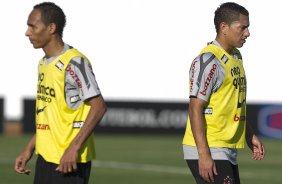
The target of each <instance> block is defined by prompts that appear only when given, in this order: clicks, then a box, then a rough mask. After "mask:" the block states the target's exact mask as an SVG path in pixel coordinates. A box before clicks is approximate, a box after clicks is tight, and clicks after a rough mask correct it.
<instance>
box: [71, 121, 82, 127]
mask: <svg viewBox="0 0 282 184" xmlns="http://www.w3.org/2000/svg"><path fill="white" fill-rule="evenodd" d="M83 124H84V122H83V121H75V122H73V128H81V127H82V126H83Z"/></svg>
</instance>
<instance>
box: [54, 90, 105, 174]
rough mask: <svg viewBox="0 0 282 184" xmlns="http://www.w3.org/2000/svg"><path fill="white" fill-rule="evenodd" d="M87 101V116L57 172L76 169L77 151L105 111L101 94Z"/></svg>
mask: <svg viewBox="0 0 282 184" xmlns="http://www.w3.org/2000/svg"><path fill="white" fill-rule="evenodd" d="M87 103H88V104H89V105H90V106H91V108H90V111H89V113H88V116H87V118H86V120H85V123H84V125H83V126H82V127H81V129H80V131H79V133H78V134H77V135H76V137H75V138H74V139H73V141H72V142H71V144H70V146H69V147H68V148H67V150H66V151H65V153H64V154H63V156H62V158H61V160H60V164H59V166H58V167H57V169H56V170H57V171H59V172H62V173H70V172H74V171H76V170H77V158H78V152H79V150H80V148H81V146H82V144H83V143H84V142H85V141H86V139H87V138H88V137H89V135H90V134H92V133H93V130H94V128H95V127H96V126H97V124H98V123H99V122H100V121H101V119H102V117H103V116H104V114H105V112H106V104H105V102H104V99H103V97H102V95H100V96H97V97H94V98H91V99H89V100H88V102H87Z"/></svg>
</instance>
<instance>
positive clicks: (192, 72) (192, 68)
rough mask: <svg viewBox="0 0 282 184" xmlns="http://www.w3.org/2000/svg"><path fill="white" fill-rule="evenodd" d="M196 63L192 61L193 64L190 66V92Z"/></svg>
mask: <svg viewBox="0 0 282 184" xmlns="http://www.w3.org/2000/svg"><path fill="white" fill-rule="evenodd" d="M196 62H197V61H194V62H193V64H192V65H191V80H190V92H192V90H193V85H194V82H195V65H196Z"/></svg>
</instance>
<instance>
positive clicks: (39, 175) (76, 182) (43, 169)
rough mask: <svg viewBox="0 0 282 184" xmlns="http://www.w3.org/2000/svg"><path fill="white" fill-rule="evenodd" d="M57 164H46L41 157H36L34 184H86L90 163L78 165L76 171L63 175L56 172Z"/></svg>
mask: <svg viewBox="0 0 282 184" xmlns="http://www.w3.org/2000/svg"><path fill="white" fill-rule="evenodd" d="M57 167H58V165H57V164H53V163H50V162H46V161H45V160H44V159H43V157H42V156H40V155H38V158H37V161H36V166H35V176H34V182H33V183H34V184H87V183H88V181H89V176H90V171H91V161H89V162H87V163H78V164H77V171H75V172H72V173H68V174H63V173H61V172H58V171H56V168H57Z"/></svg>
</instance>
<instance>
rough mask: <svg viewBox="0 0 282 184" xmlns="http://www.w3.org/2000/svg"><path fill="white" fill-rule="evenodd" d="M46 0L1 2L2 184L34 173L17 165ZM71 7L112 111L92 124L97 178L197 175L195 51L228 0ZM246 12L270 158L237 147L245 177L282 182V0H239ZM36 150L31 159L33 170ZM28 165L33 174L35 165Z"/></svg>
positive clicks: (254, 97)
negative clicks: (192, 97) (33, 35)
mask: <svg viewBox="0 0 282 184" xmlns="http://www.w3.org/2000/svg"><path fill="white" fill-rule="evenodd" d="M40 2H42V1H37V0H25V1H20V0H10V1H5V2H3V3H2V10H1V11H0V17H1V22H2V29H1V31H0V33H1V35H2V38H1V45H0V47H1V51H2V55H1V58H2V62H1V68H2V69H1V72H0V78H1V84H2V85H1V88H0V146H1V152H0V171H1V172H0V176H1V177H0V184H2V183H3V184H13V183H32V178H33V176H22V175H18V174H16V173H15V172H14V171H13V163H14V159H15V157H16V155H17V154H19V152H20V151H21V150H22V148H23V147H24V146H25V144H26V143H27V141H28V139H29V138H30V137H31V135H32V134H33V133H34V132H35V129H34V123H35V122H34V112H35V106H34V105H35V96H36V83H37V62H38V61H39V59H40V58H41V57H42V56H43V52H42V50H35V49H34V48H33V47H32V45H31V44H30V42H29V40H28V38H26V37H25V35H24V34H25V31H26V29H27V25H26V22H27V17H28V15H29V13H30V11H31V10H32V8H33V6H34V5H35V4H37V3H40ZM54 2H55V3H56V4H58V5H59V6H61V8H62V9H63V10H64V12H65V14H66V16H67V25H66V28H65V31H64V37H63V39H64V41H65V42H66V43H68V44H70V45H72V46H74V47H75V48H78V49H79V50H80V51H81V52H82V53H84V54H85V55H86V56H87V57H88V58H89V59H90V61H91V63H92V65H93V70H94V73H95V75H96V79H97V81H98V84H99V87H100V89H101V91H102V94H103V96H104V98H105V100H106V102H107V105H108V112H107V114H106V115H105V117H104V118H103V121H102V122H101V123H100V125H99V127H97V129H96V130H95V134H96V148H97V160H96V161H94V162H93V170H92V172H93V173H92V175H91V183H93V182H94V183H98V184H99V183H101V184H111V183H122V184H126V183H130V184H132V183H134V184H135V183H136V184H138V183H140V184H141V183H153V184H155V183H156V184H158V183H162V184H165V183H179V184H181V183H194V180H193V178H192V176H191V173H190V171H189V170H188V168H187V166H186V163H185V161H184V160H183V154H182V144H181V142H182V137H183V134H184V130H185V125H186V120H187V108H188V104H189V98H188V96H189V90H188V89H189V88H188V76H189V73H188V72H189V68H190V63H191V61H192V60H193V59H194V58H195V57H196V56H197V54H198V53H199V52H200V50H201V49H202V48H203V47H204V46H205V45H206V43H207V42H210V41H213V40H214V39H215V29H214V25H213V16H214V11H215V9H216V8H217V7H218V6H219V5H220V4H221V3H223V2H225V1H221V0H218V1H209V0H201V1H186V0H142V1H141V0H103V1H98V0H92V1H90V0H81V1H74V0H70V1H66V0H56V1H54ZM235 2H237V3H239V4H241V5H243V6H244V7H246V8H247V9H248V10H249V12H250V32H251V36H250V37H249V38H248V39H247V42H246V44H245V45H244V47H243V48H241V49H240V51H241V53H242V55H243V59H244V66H245V70H246V73H247V81H248V95H247V103H248V122H249V123H251V124H252V127H253V129H254V130H255V132H256V133H257V134H258V135H259V136H260V137H261V138H262V139H263V141H264V144H265V147H266V149H267V155H266V158H265V160H263V161H261V162H255V161H252V160H251V154H250V151H249V150H248V149H244V150H242V151H240V152H239V164H240V165H239V167H240V173H241V178H242V183H248V184H260V183H261V184H262V183H277V184H278V183H282V179H281V178H279V177H278V176H279V174H281V165H282V158H281V156H280V152H281V151H282V147H281V139H282V98H281V94H282V85H280V79H279V76H278V75H279V72H280V69H281V68H282V62H280V61H279V58H280V57H279V56H277V55H279V53H280V47H279V46H280V43H281V42H282V37H281V36H280V34H281V32H282V26H281V25H280V24H279V21H280V17H282V11H281V7H282V2H280V1H277V0H269V1H267V2H266V1H259V2H258V1H246V0H237V1H235ZM34 160H35V157H34V158H33V159H32V160H31V161H30V163H29V167H30V168H31V169H32V170H34ZM33 174H34V173H32V174H31V175H33Z"/></svg>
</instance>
